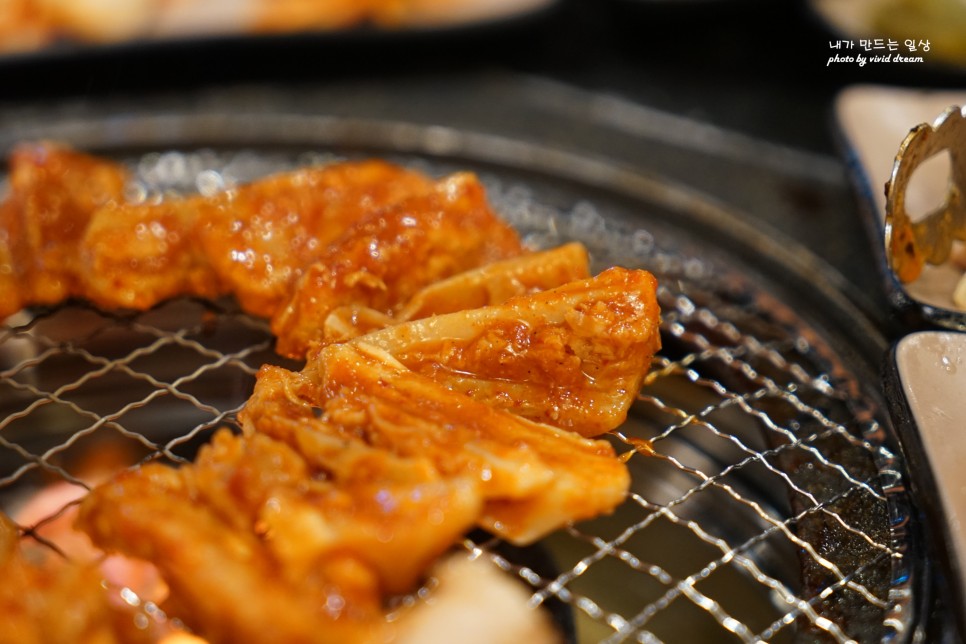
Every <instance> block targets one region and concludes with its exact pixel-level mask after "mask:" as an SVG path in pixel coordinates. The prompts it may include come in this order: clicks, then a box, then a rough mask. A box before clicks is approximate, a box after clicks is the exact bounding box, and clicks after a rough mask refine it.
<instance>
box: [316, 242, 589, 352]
mask: <svg viewBox="0 0 966 644" xmlns="http://www.w3.org/2000/svg"><path fill="white" fill-rule="evenodd" d="M589 275H590V269H589V266H588V257H587V249H586V248H584V245H583V244H581V243H579V242H572V243H569V244H564V245H563V246H558V247H557V248H552V249H550V250H545V251H541V252H535V253H528V254H526V255H522V256H520V257H513V258H511V259H505V260H502V261H499V262H493V263H492V264H487V265H485V266H481V267H479V268H473V269H470V270H468V271H464V272H462V273H459V274H457V275H454V276H453V277H450V278H447V279H444V280H440V281H438V282H433V283H432V284H430V285H429V286H426V287H425V288H423V289H421V290H420V291H419V292H417V293H416V294H415V295H414V296H413V297H411V298H410V299H409V301H408V302H406V305H405V306H404V307H403V308H402V309H401V310H400V311H399V313H397V314H396V315H395V316H389V315H387V314H385V313H382V312H380V311H376V310H373V309H370V308H366V307H357V306H343V307H341V308H338V309H336V310H334V311H333V312H332V313H331V314H329V316H328V317H327V318H326V320H325V328H324V339H323V341H322V344H331V343H333V342H345V341H346V340H350V339H352V338H354V337H358V336H360V335H365V334H366V333H371V332H372V331H376V330H378V329H382V328H385V327H388V326H392V325H394V324H399V323H400V322H406V321H408V320H418V319H421V318H426V317H430V316H432V315H439V314H441V313H453V312H455V311H465V310H467V309H475V308H479V307H481V306H490V305H493V304H502V303H503V302H506V301H507V300H508V299H510V298H511V297H514V296H517V295H525V294H527V293H534V292H537V291H545V290H547V289H550V288H554V287H555V286H561V285H563V284H566V283H568V282H573V281H576V280H580V279H584V278H586V277H589Z"/></svg>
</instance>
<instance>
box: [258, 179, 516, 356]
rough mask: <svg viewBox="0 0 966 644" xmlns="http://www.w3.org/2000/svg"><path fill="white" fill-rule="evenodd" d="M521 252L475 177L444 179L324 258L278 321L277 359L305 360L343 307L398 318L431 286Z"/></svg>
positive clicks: (355, 229)
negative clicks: (325, 325)
mask: <svg viewBox="0 0 966 644" xmlns="http://www.w3.org/2000/svg"><path fill="white" fill-rule="evenodd" d="M522 252H523V248H522V246H521V244H520V240H519V238H518V237H517V234H516V233H515V232H514V231H513V230H512V229H511V228H510V227H509V226H508V225H506V224H505V223H504V222H502V221H500V219H499V218H498V217H497V216H496V215H495V214H494V213H493V212H492V211H491V210H490V208H489V206H488V205H487V203H486V197H485V194H484V190H483V186H482V185H481V184H480V182H479V181H478V180H477V179H476V177H474V176H473V175H471V174H466V173H463V174H456V175H453V176H451V177H449V178H446V179H443V180H441V181H440V182H438V183H437V185H436V188H435V190H433V191H432V192H430V193H428V194H426V195H420V196H416V197H412V198H410V199H407V200H405V201H402V202H399V203H397V204H395V205H393V206H390V207H388V208H386V209H384V210H382V211H381V212H379V213H377V214H375V215H373V216H370V217H369V218H367V219H365V220H364V221H360V222H359V223H357V224H355V225H353V226H352V227H350V228H349V229H348V230H346V231H345V232H344V233H343V234H342V236H341V237H339V238H338V239H337V240H335V241H334V242H333V243H332V244H331V245H330V246H329V247H328V248H327V249H326V250H325V252H324V253H323V254H322V255H321V256H320V257H319V258H318V261H317V262H316V263H315V264H313V265H312V266H311V267H310V268H309V269H308V270H307V271H306V273H305V275H304V276H303V277H302V278H301V280H300V281H299V283H298V285H297V287H296V289H295V292H294V295H293V297H292V299H291V300H290V301H289V302H288V304H287V305H286V306H285V308H284V309H282V310H281V311H280V312H279V314H278V315H277V316H276V317H275V318H274V319H273V320H272V330H273V331H274V332H275V334H276V335H277V336H278V345H277V351H278V352H279V353H281V354H282V355H286V356H289V357H296V358H297V357H303V356H304V355H305V353H306V352H307V350H308V349H309V347H310V346H311V345H312V344H313V343H316V342H318V341H320V340H322V339H323V338H324V330H323V322H324V321H325V319H326V318H327V317H328V316H329V314H330V313H331V312H332V311H334V310H335V309H337V308H339V307H342V306H357V307H359V306H361V307H368V308H372V309H375V310H377V311H380V312H383V313H390V314H391V313H395V312H396V311H397V310H398V309H399V308H401V307H402V306H404V305H405V303H406V302H407V301H408V300H409V298H410V297H412V296H413V295H415V294H416V293H417V292H418V291H419V290H420V289H422V288H423V287H425V286H426V285H428V284H430V283H432V282H435V281H437V280H440V279H444V278H447V277H450V276H452V275H455V274H457V273H460V272H462V271H465V270H467V269H470V268H474V267H477V266H481V265H484V264H487V263H490V262H494V261H497V260H501V259H506V258H509V257H513V256H516V255H519V254H521V253H522Z"/></svg>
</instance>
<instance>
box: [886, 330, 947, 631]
mask: <svg viewBox="0 0 966 644" xmlns="http://www.w3.org/2000/svg"><path fill="white" fill-rule="evenodd" d="M885 381H886V391H887V396H888V399H889V401H890V405H891V407H892V414H893V418H894V419H895V421H896V429H897V431H898V432H899V435H900V437H901V438H902V442H903V447H904V450H905V452H906V455H907V458H908V462H909V467H910V468H911V470H912V471H913V473H914V475H913V477H912V485H913V487H914V488H916V491H917V493H918V495H919V498H921V499H922V500H923V508H924V510H925V512H926V514H927V515H928V517H929V519H930V530H931V532H932V534H931V535H930V536H931V538H932V540H933V542H934V543H935V547H936V551H937V553H939V556H940V561H941V562H942V563H943V564H944V565H943V566H942V567H941V568H939V569H938V572H939V574H940V575H941V576H943V577H946V579H945V583H944V584H943V586H942V587H944V588H945V589H946V594H947V596H948V598H947V601H948V602H949V606H951V607H953V608H954V610H952V611H951V612H952V613H953V614H955V615H956V616H957V621H958V622H959V628H960V633H961V636H963V634H966V628H964V625H963V619H964V616H966V611H964V608H966V603H964V597H966V591H964V588H966V567H964V564H966V478H964V471H963V467H962V464H963V461H964V459H966V434H964V433H963V431H962V429H963V427H964V426H966V398H964V397H963V395H962V394H963V391H966V334H963V333H956V332H951V331H922V332H919V333H913V334H911V335H908V336H906V337H904V338H902V339H901V340H900V341H899V342H898V343H897V344H896V346H895V348H894V350H893V353H892V356H891V360H890V361H889V363H888V364H887V369H886V378H885Z"/></svg>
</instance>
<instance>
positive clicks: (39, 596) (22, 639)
mask: <svg viewBox="0 0 966 644" xmlns="http://www.w3.org/2000/svg"><path fill="white" fill-rule="evenodd" d="M28 550H31V551H29V552H28ZM0 578H2V579H3V583H0V624H2V625H3V627H2V629H0V642H4V643H5V644H6V643H10V644H13V643H16V644H48V643H50V642H79V643H82V644H88V643H89V644H95V643H96V644H113V643H114V642H117V643H118V644H121V643H124V644H138V643H139V642H145V643H147V642H152V641H155V638H156V637H157V635H158V633H157V630H156V629H155V628H153V627H151V625H150V623H149V624H148V628H138V627H137V626H136V624H135V615H134V611H133V610H132V609H131V608H130V607H129V606H127V605H126V604H124V603H122V602H120V601H112V600H111V598H110V597H109V594H108V591H107V590H105V588H104V587H103V586H102V585H101V579H102V576H101V574H100V571H99V570H98V568H97V566H96V564H93V563H74V562H71V561H69V560H67V559H64V558H62V557H60V556H59V555H55V554H54V553H53V552H52V551H50V550H47V549H46V548H42V547H40V546H38V547H36V548H31V547H30V546H29V545H27V544H25V543H21V542H20V534H19V530H18V529H17V526H16V524H14V523H13V522H12V521H11V520H10V519H9V518H8V517H7V516H5V515H4V514H2V513H0Z"/></svg>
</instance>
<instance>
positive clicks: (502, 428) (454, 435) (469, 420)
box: [242, 342, 629, 544]
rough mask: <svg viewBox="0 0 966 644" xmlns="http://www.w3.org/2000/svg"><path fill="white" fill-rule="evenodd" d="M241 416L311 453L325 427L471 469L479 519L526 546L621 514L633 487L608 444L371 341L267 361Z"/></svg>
mask: <svg viewBox="0 0 966 644" xmlns="http://www.w3.org/2000/svg"><path fill="white" fill-rule="evenodd" d="M242 418H243V422H244V423H245V427H246V429H247V430H248V431H251V432H265V433H268V434H270V435H272V436H275V437H277V438H280V439H281V440H286V441H288V442H295V443H296V444H298V445H299V446H300V449H303V450H304V451H305V453H307V454H310V453H312V452H313V448H312V447H311V446H310V445H311V441H312V440H313V438H312V437H313V436H316V435H319V434H321V435H326V436H329V437H335V438H338V439H341V440H342V441H343V443H345V444H351V443H353V442H356V441H361V442H363V443H365V444H366V445H368V446H371V447H372V448H375V449H379V450H384V451H386V452H388V453H391V454H395V455H397V456H399V457H401V458H406V459H411V458H425V459H428V460H429V461H430V462H431V463H432V465H433V467H434V468H435V470H436V471H438V472H439V473H440V474H441V475H442V476H443V477H444V478H447V479H453V478H461V477H469V478H470V479H471V480H473V481H475V482H476V483H477V484H478V485H479V486H480V493H481V494H482V496H483V498H484V500H485V505H484V507H483V510H482V513H481V514H480V515H479V518H478V524H479V525H480V526H481V527H484V528H486V529H488V530H491V531H492V532H494V533H495V534H498V535H500V536H502V537H504V538H506V539H508V540H510V541H512V542H514V543H518V544H524V543H530V542H532V541H534V540H536V539H539V538H540V537H542V536H543V535H545V534H547V533H548V532H550V531H552V530H555V529H557V528H559V527H560V526H562V525H564V524H566V523H568V522H571V521H579V520H581V519H586V518H589V517H592V516H596V515H598V514H602V513H607V512H610V511H611V510H613V508H614V507H616V506H617V505H618V504H619V503H620V502H621V501H623V499H624V496H625V494H626V493H627V488H628V485H629V475H628V473H627V469H626V467H625V466H624V465H623V464H622V463H621V462H620V461H619V460H618V459H617V458H616V457H615V455H614V449H613V447H612V446H611V445H610V444H609V443H607V442H605V441H593V440H588V439H585V438H581V437H580V436H578V435H576V434H574V433H572V432H568V431H564V430H560V429H557V428H554V427H550V426H548V425H541V424H538V423H534V422H531V421H529V420H526V419H524V418H520V417H518V416H514V415H512V414H508V413H506V412H504V411H501V410H498V409H495V408H493V407H491V406H489V405H487V404H485V403H481V402H477V401H475V400H473V399H472V398H470V397H468V396H466V395H465V394H462V393H458V392H454V391H451V390H449V389H447V388H446V387H444V386H442V385H440V384H438V383H436V382H434V381H432V380H431V379H429V378H427V377H425V376H422V375H420V374H417V373H414V372H412V371H409V370H408V369H406V368H405V367H404V366H402V365H401V364H400V363H399V362H397V361H396V360H394V359H393V358H392V357H391V356H389V355H388V354H387V353H386V352H385V351H381V350H379V349H376V348H374V347H372V346H370V345H367V344H365V343H363V342H358V343H352V344H338V345H331V346H329V347H326V348H325V349H324V350H323V351H322V352H321V354H320V355H319V356H318V357H317V358H316V362H315V364H314V365H313V369H312V370H311V371H306V372H302V373H293V372H290V371H287V370H284V369H280V368H277V367H263V368H262V370H261V372H260V373H259V377H258V383H257V384H256V387H255V394H254V395H253V397H252V399H251V400H250V401H249V403H248V405H246V408H245V410H244V412H243V414H242ZM317 440H319V441H320V442H326V441H323V440H322V439H317ZM328 442H331V441H328Z"/></svg>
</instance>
